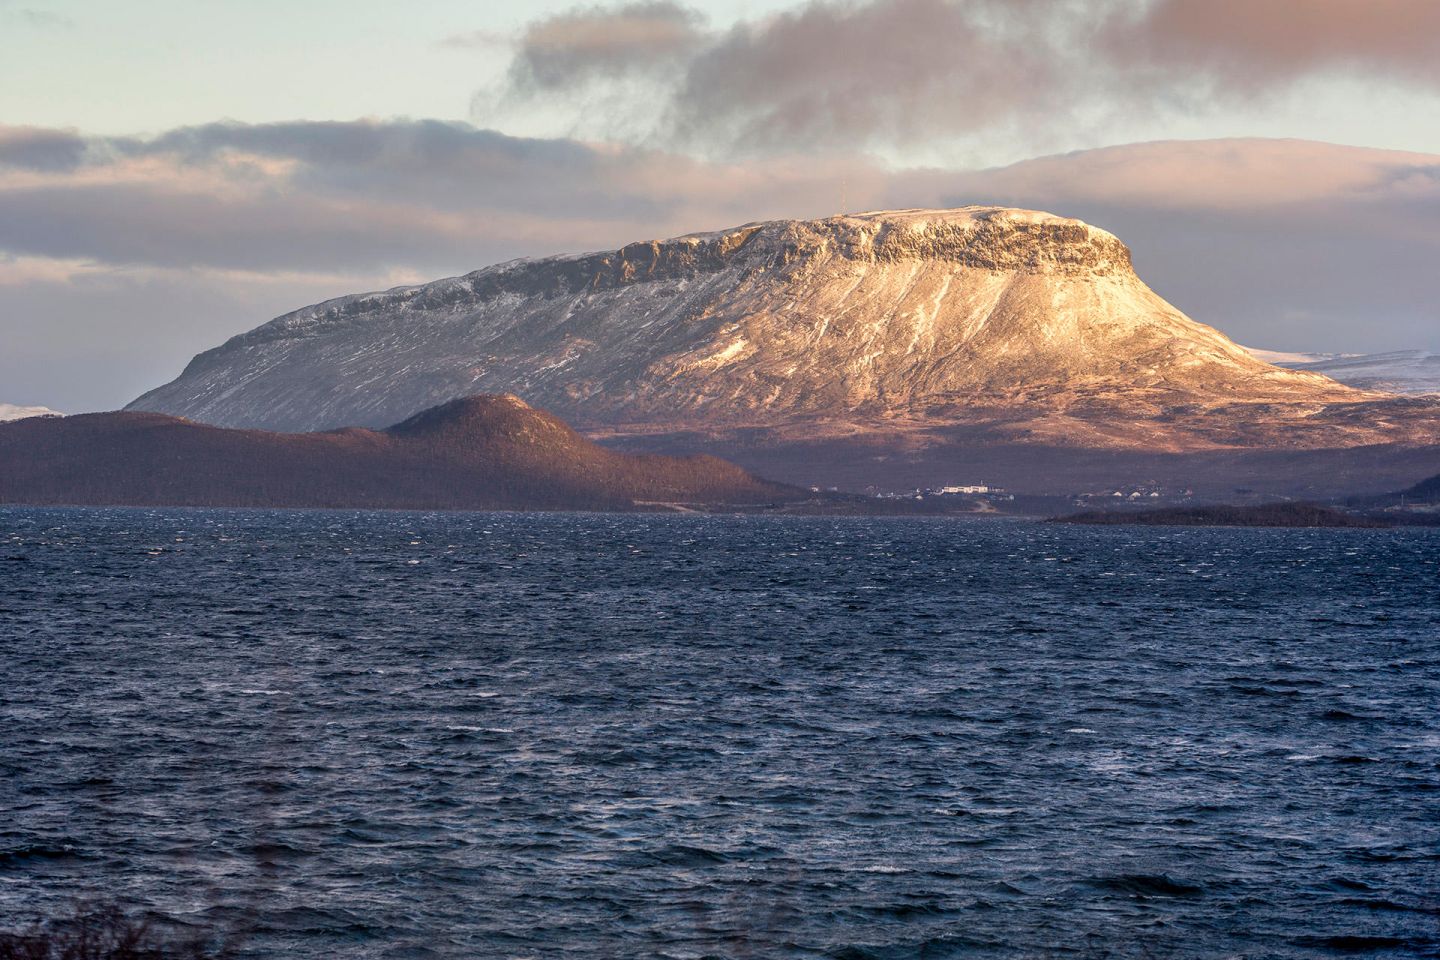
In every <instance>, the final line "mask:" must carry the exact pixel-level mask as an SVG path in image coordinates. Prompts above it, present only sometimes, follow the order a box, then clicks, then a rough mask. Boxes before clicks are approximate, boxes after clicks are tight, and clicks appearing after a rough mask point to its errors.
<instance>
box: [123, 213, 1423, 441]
mask: <svg viewBox="0 0 1440 960" xmlns="http://www.w3.org/2000/svg"><path fill="white" fill-rule="evenodd" d="M479 392H484V393H511V394H514V395H517V396H519V397H523V398H525V400H526V401H528V402H530V403H534V404H536V405H537V406H540V407H543V408H545V409H549V410H554V411H555V412H556V413H557V414H559V415H560V416H563V417H564V418H565V419H566V420H568V421H570V422H573V423H575V424H577V426H580V427H581V428H582V429H586V430H589V431H592V432H617V433H628V434H636V433H639V434H647V433H654V432H657V431H659V432H665V431H672V432H673V431H682V430H693V429H704V430H709V431H713V430H717V429H725V430H734V429H745V428H764V429H767V430H775V429H787V430H792V429H793V430H798V431H800V432H802V433H805V432H811V433H813V431H814V430H815V429H818V427H817V426H816V425H817V424H824V425H830V426H833V425H834V424H837V423H843V424H845V427H844V428H843V429H845V430H849V431H853V430H860V431H869V430H880V429H883V430H885V431H888V432H891V433H893V432H894V431H895V430H897V429H900V428H901V427H902V426H903V427H906V428H907V429H908V428H911V427H914V426H915V425H917V424H920V425H924V426H926V427H927V428H928V427H929V426H933V425H935V424H940V423H967V424H974V423H987V424H991V425H997V424H998V427H997V429H1000V430H1001V431H1002V432H1003V433H1005V434H1006V435H1008V436H1012V437H1018V438H1021V439H1025V440H1027V442H1030V441H1034V440H1036V439H1039V440H1043V441H1045V442H1063V443H1067V444H1079V445H1101V446H1104V445H1107V444H1115V443H1120V444H1156V443H1159V444H1161V445H1166V444H1168V445H1170V446H1172V447H1184V446H1186V445H1191V446H1193V445H1197V444H1198V445H1202V446H1214V445H1226V444H1232V443H1233V444H1239V445H1254V444H1267V443H1273V442H1274V440H1275V437H1274V435H1273V430H1272V431H1269V433H1266V431H1265V430H1259V431H1257V430H1256V429H1255V428H1254V426H1253V424H1248V423H1247V424H1245V425H1240V426H1237V425H1236V423H1235V415H1234V414H1233V411H1234V410H1236V409H1238V407H1237V405H1240V406H1244V407H1245V409H1246V411H1247V415H1248V414H1253V413H1256V411H1261V414H1260V415H1262V416H1263V417H1264V418H1268V419H1270V420H1275V419H1277V418H1278V420H1280V421H1285V420H1287V418H1288V421H1289V424H1290V426H1294V425H1296V424H1299V425H1300V426H1302V427H1304V432H1303V434H1294V433H1293V431H1291V434H1290V436H1288V437H1287V439H1286V440H1285V442H1286V443H1287V444H1292V445H1293V444H1295V443H1297V442H1298V443H1299V445H1302V446H1304V445H1312V446H1313V445H1335V446H1345V445H1352V444H1354V443H1358V442H1378V441H1382V440H1384V439H1387V438H1390V433H1397V432H1398V433H1403V434H1405V438H1410V439H1413V435H1414V431H1413V430H1412V429H1411V428H1410V427H1409V426H1404V427H1400V428H1396V427H1395V426H1394V424H1393V423H1391V422H1389V421H1385V420H1383V419H1382V420H1377V418H1375V417H1371V416H1368V415H1367V416H1363V417H1349V418H1342V420H1344V422H1343V423H1341V424H1339V425H1338V426H1337V425H1334V424H1332V426H1333V429H1330V427H1326V424H1329V423H1330V422H1331V420H1333V419H1334V418H1333V417H1331V415H1330V413H1328V412H1327V411H1328V410H1329V409H1330V408H1331V407H1333V406H1336V405H1354V404H1362V403H1368V402H1379V400H1380V399H1381V398H1380V396H1379V395H1376V394H1366V393H1363V392H1360V391H1357V390H1354V389H1351V388H1348V387H1344V386H1341V385H1340V384H1337V383H1335V382H1334V381H1332V380H1330V379H1328V378H1326V377H1323V376H1320V375H1318V374H1313V373H1308V372H1301V371H1290V370H1282V369H1279V368H1277V367H1275V366H1272V365H1270V364H1268V363H1265V362H1263V361H1262V360H1259V359H1257V358H1255V357H1253V356H1251V355H1250V354H1249V353H1247V352H1246V351H1245V350H1244V349H1243V348H1241V347H1239V346H1237V345H1236V344H1235V343H1233V342H1232V341H1231V340H1230V339H1229V338H1227V337H1225V336H1224V335H1223V334H1221V333H1220V332H1219V331H1217V330H1215V329H1213V328H1211V327H1207V326H1204V325H1203V324H1199V323H1196V322H1195V321H1193V320H1191V319H1190V318H1188V317H1186V316H1185V315H1184V314H1182V313H1181V312H1180V311H1179V310H1177V309H1175V308H1174V307H1173V306H1171V305H1170V304H1168V303H1166V302H1165V300H1163V299H1162V298H1161V297H1160V296H1158V295H1157V294H1156V293H1155V292H1154V291H1152V290H1151V289H1150V288H1149V287H1147V286H1146V285H1145V284H1144V283H1143V282H1142V281H1141V280H1140V279H1139V277H1137V276H1136V275H1135V272H1134V270H1133V269H1132V267H1131V260H1130V252H1129V250H1128V249H1127V248H1126V247H1125V245H1124V244H1123V243H1122V242H1121V241H1120V240H1119V239H1117V238H1116V237H1115V236H1113V235H1112V234H1110V233H1108V232H1106V231H1104V230H1101V229H1099V228H1097V227H1093V226H1090V225H1089V224H1086V223H1083V222H1081V221H1079V220H1072V219H1067V218H1064V217H1057V216H1054V215H1051V214H1048V213H1042V212H1037V211H1032V210H1015V209H1008V208H1000V207H963V208H960V209H955V210H894V211H879V212H873V213H862V214H854V215H845V216H836V217H828V218H824V219H819V220H775V221H769V222H765V223H752V224H747V225H745V226H742V227H736V228H733V229H729V230H721V231H715V232H709V233H696V234H691V235H688V236H683V237H677V238H674V239H670V240H657V241H648V242H644V243H632V244H629V245H627V246H625V247H622V248H620V249H619V250H614V251H609V252H603V253H591V254H583V255H567V256H557V257H550V258H542V259H530V260H518V261H512V262H509V263H503V264H499V265H497V266H493V267H488V268H486V269H483V270H478V271H475V272H474V273H470V274H466V275H465V276H463V277H455V278H451V279H448V280H441V281H437V282H435V283H429V284H424V285H421V286H414V287H402V288H397V289H394V290H390V291H386V292H383V293H372V294H363V295H356V296H350V297H342V298H339V299H336V300H330V301H326V302H325V303H321V304H317V305H315V306H312V307H307V308H305V309H303V310H298V311H295V312H294V313H291V314H287V315H286V316H283V317H280V318H278V319H276V320H274V321H271V322H270V323H268V324H265V325H263V326H261V327H259V328H257V329H255V330H254V331H251V332H250V333H247V334H243V335H241V336H238V337H235V338H234V339H232V340H230V341H229V342H228V343H226V344H224V345H223V346H221V347H218V348H216V349H214V350H211V351H208V352H206V353H204V354H201V355H200V356H198V357H196V358H195V360H194V361H192V362H191V364H190V365H189V366H188V367H187V368H186V370H185V372H184V373H183V374H182V375H181V376H180V377H179V378H178V379H177V380H175V381H174V382H173V383H170V384H167V385H166V386H164V387H160V388H159V389H157V390H153V391H151V392H150V393H148V394H146V395H145V396H143V397H141V398H140V399H139V400H137V401H135V403H134V404H132V405H131V406H132V408H133V409H150V410H161V411H165V412H169V413H176V414H181V415H184V416H188V417H191V418H193V419H196V420H202V421H207V422H214V423H219V424H225V425H234V426H262V427H266V428H271V429H285V430H301V429H317V428H325V427H332V426H338V425H341V424H357V423H358V424H365V425H381V424H387V423H396V422H398V421H400V420H402V419H403V418H405V417H407V416H409V415H411V414H412V413H413V412H414V411H416V410H420V409H423V408H427V407H431V406H435V405H437V404H441V403H444V402H445V401H448V400H450V399H452V398H455V397H459V396H465V395H469V394H474V393H479ZM1219 408H1225V409H1226V410H1229V411H1232V412H1231V413H1226V414H1224V415H1216V416H1211V415H1209V414H1207V413H1206V411H1213V410H1216V409H1219ZM1276 411H1280V412H1279V413H1276ZM1407 416H1408V415H1407ZM1410 420H1413V417H1411V418H1410ZM1408 422H1409V420H1407V423H1408ZM1377 423H1378V425H1377ZM1137 424H1140V425H1142V426H1141V427H1140V428H1139V429H1137V428H1136V425H1137ZM1322 428H1325V429H1328V430H1329V431H1330V432H1329V434H1327V435H1326V436H1323V437H1322V436H1321V434H1322V433H1323V432H1324V429H1322ZM826 429H829V427H828V426H827V427H826ZM1286 429H1287V430H1288V429H1289V427H1287V428H1286ZM1386 431H1390V433H1386ZM1407 431H1408V432H1407ZM1297 438H1298V439H1297ZM1307 438H1308V439H1307Z"/></svg>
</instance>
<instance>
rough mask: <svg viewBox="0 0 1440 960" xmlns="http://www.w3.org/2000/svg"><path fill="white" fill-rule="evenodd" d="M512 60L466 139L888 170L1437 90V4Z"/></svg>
mask: <svg viewBox="0 0 1440 960" xmlns="http://www.w3.org/2000/svg"><path fill="white" fill-rule="evenodd" d="M512 57H513V59H512V60H511V63H510V69H509V73H508V76H507V81H506V83H505V85H504V86H503V87H502V88H501V89H499V90H495V91H482V92H481V93H480V94H477V96H476V98H475V101H474V109H475V114H476V117H477V118H478V119H480V120H481V121H482V122H493V121H497V120H514V119H516V118H517V117H528V118H534V117H541V118H545V117H553V118H555V127H554V129H556V130H562V131H565V132H566V133H568V134H572V135H577V136H606V137H608V136H614V135H616V134H617V132H618V133H620V134H622V135H625V136H627V137H628V138H629V139H630V140H631V141H632V142H645V143H651V144H661V145H665V146H667V147H671V148H678V149H684V150H688V151H691V152H700V153H703V154H705V155H708V156H712V157H725V156H756V155H762V154H767V153H768V154H774V153H783V152H789V151H803V152H807V153H814V152H816V151H823V150H831V151H837V152H854V151H857V150H858V151H865V150H872V151H881V152H884V153H886V154H887V155H892V156H893V155H895V154H897V153H899V154H902V155H903V152H904V150H905V148H907V147H917V146H919V147H927V146H933V145H934V144H935V143H936V142H962V143H963V142H965V141H966V139H967V138H977V137H982V136H992V137H994V136H1005V137H1010V138H1012V139H1017V140H1019V141H1021V142H1047V141H1054V140H1056V139H1057V138H1059V137H1060V136H1062V135H1064V134H1067V133H1070V134H1073V133H1076V132H1078V131H1084V130H1087V129H1093V128H1094V127H1096V126H1097V125H1098V126H1104V125H1110V124H1119V123H1121V122H1123V121H1124V119H1125V118H1131V117H1135V116H1155V117H1161V118H1164V117H1184V116H1187V115H1192V114H1195V113H1199V112H1206V111H1214V110H1217V109H1220V108H1221V107H1223V106H1225V105H1227V104H1230V105H1235V104H1238V103H1248V102H1251V101H1253V100H1254V99H1255V98H1257V97H1260V96H1264V95H1279V94H1282V93H1285V92H1286V91H1289V90H1292V89H1294V88H1295V87H1296V85H1297V84H1299V83H1301V82H1303V81H1306V80H1311V79H1315V78H1326V77H1330V78H1334V77H1340V76H1356V75H1358V76H1362V77H1368V78H1371V79H1378V80H1382V81H1388V82H1400V83H1404V84H1407V85H1410V86H1412V87H1417V88H1422V89H1425V90H1428V91H1430V92H1431V93H1435V92H1440V4H1436V3H1435V2H1433V0H1264V2H1255V0H809V2H807V3H804V4H802V5H800V6H797V7H794V8H791V9H788V10H784V11H782V12H780V13H777V14H773V15H770V16H766V17H762V18H757V19H750V20H742V21H740V22H738V23H736V24H734V25H733V26H731V27H730V28H728V29H706V28H705V26H704V22H703V20H701V19H700V17H699V15H698V13H696V12H694V11H692V10H689V9H688V8H685V7H683V6H680V5H678V4H676V3H674V2H668V0H666V2H656V3H644V4H631V5H626V6H612V7H594V6H590V7H581V8H576V9H574V10H572V11H570V12H568V13H561V14H558V15H554V16H551V17H548V18H545V19H542V20H537V21H535V22H534V23H533V24H531V25H530V27H529V28H528V29H527V30H526V31H525V32H524V34H523V36H522V37H521V38H520V40H519V41H518V42H517V43H516V44H515V46H514V50H513V54H512ZM640 76H643V78H644V83H643V85H638V84H637V77H640ZM596 103H603V104H604V105H605V106H606V109H605V110H603V111H602V110H596V109H594V105H595V104H596ZM620 115H624V116H623V118H621V116H620Z"/></svg>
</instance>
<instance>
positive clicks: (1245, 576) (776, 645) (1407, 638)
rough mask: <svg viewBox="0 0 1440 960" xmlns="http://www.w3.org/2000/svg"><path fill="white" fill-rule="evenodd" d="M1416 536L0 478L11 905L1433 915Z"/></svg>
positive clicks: (1047, 941)
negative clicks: (103, 494)
mask: <svg viewBox="0 0 1440 960" xmlns="http://www.w3.org/2000/svg"><path fill="white" fill-rule="evenodd" d="M1437 562H1440V536H1437V532H1436V531H1429V532H1426V531H1412V532H1397V531H1388V530H1380V531H1369V530H1359V531H1314V530H1203V529H1200V530H1180V529H1158V530H1157V529H1152V530H1144V529H1094V528H1066V527H1056V526H1049V525H1042V524H1033V523H1024V522H1010V521H989V522H983V521H982V522H975V521H970V522H966V521H957V520H948V521H947V520H929V521H922V520H869V519H793V520H780V519H753V518H752V519H745V518H705V517H604V516H582V515H575V516H521V515H482V514H469V515H419V514H393V513H388V514H335V513H305V512H294V513H261V512H231V511H122V510H114V511H79V510H75V511H62V510H45V511H41V510H6V511H0V664H3V670H4V685H3V688H0V696H3V701H0V724H3V726H0V918H3V919H4V920H5V921H7V922H10V923H17V922H21V921H23V920H25V919H26V918H29V917H33V916H36V915H39V914H42V913H48V912H51V911H54V910H58V909H62V908H63V907H64V906H65V905H67V904H69V903H71V902H72V901H73V900H74V899H75V897H76V896H77V895H92V896H98V897H100V898H102V899H106V900H111V899H119V900H120V901H122V902H123V903H125V904H126V905H128V906H129V907H131V908H133V909H136V910H145V911H150V912H151V913H152V914H153V915H155V916H159V917H165V918H170V919H172V920H177V921H180V922H183V923H187V924H195V925H198V926H203V927H213V928H218V929H228V930H236V931H242V932H243V934H244V937H245V939H244V944H245V950H246V952H247V954H248V955H250V956H257V957H258V956H284V957H335V956H347V957H349V956H353V957H536V958H548V957H587V958H588V957H604V958H611V957H613V958H621V957H674V958H684V957H688V958H698V957H735V958H741V957H765V958H771V957H776V958H788V957H832V958H912V957H913V958H918V957H924V958H941V957H952V956H967V957H968V956H982V957H983V956H996V957H1010V956H1053V955H1073V956H1087V957H1088V956H1107V955H1108V956H1156V957H1160V956H1197V957H1202V956H1203V957H1211V956H1213V957H1234V956H1247V957H1266V956H1277V957H1314V956H1327V955H1332V954H1339V953H1344V952H1349V953H1350V954H1351V955H1354V954H1356V953H1360V954H1379V955H1384V956H1421V955H1432V956H1433V955H1435V954H1436V953H1437V951H1440V930H1437V924H1440V883H1437V881H1440V767H1437V760H1440V566H1437Z"/></svg>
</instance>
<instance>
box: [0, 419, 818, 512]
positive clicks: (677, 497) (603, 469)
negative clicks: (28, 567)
mask: <svg viewBox="0 0 1440 960" xmlns="http://www.w3.org/2000/svg"><path fill="white" fill-rule="evenodd" d="M804 496H806V494H805V493H804V492H802V491H799V490H796V489H795V488H793V487H786V486H782V485H780V484H775V483H769V482H766V481H763V480H759V479H756V478H755V477H753V476H751V475H750V474H748V473H746V472H745V471H743V470H741V469H740V468H739V467H736V466H734V465H732V464H729V463H726V462H724V461H723V460H717V459H715V458H714V457H704V456H700V457H667V456H642V455H630V454H623V453H617V452H614V451H610V450H606V449H604V448H602V447H599V446H596V445H595V444H594V443H591V442H590V441H588V440H586V439H585V438H583V437H581V436H580V435H579V434H577V433H576V432H575V431H574V430H571V429H570V428H569V427H568V426H567V425H566V424H565V423H564V422H563V421H561V420H559V419H558V418H556V417H554V416H551V415H550V414H548V413H544V412H542V411H539V410H535V409H532V408H531V407H529V406H528V405H526V404H525V403H524V402H522V401H521V400H519V399H518V398H516V397H512V396H472V397H465V398H462V399H458V400H454V401H451V402H449V403H447V404H444V405H443V406H440V407H437V408H434V409H430V410H426V411H423V412H421V413H419V414H417V415H415V416H413V417H411V418H409V419H407V420H406V421H404V422H403V423H400V424H397V425H396V426H394V427H392V428H390V429H388V430H379V431H377V430H368V429H361V428H347V429H341V430H333V431H328V432H324V433H307V434H281V433H270V432H266V431H259V430H230V429H223V428H219V427H213V426H206V425H203V424H198V423H193V422H191V421H188V420H183V419H178V418H175V417H169V416H164V415H161V414H153V413H124V412H121V413H99V414H83V415H79V416H72V417H65V418H63V419H39V418H36V419H27V420H18V421H15V422H12V423H6V424H0V502H3V503H28V504H77V505H80V504H89V505H130V506H229V507H353V508H405V509H474V510H482V509H542V510H559V509H577V510H637V509H657V508H664V506H665V505H667V504H757V503H759V504H764V503H771V502H778V501H785V500H797V499H802V498H803V497H804Z"/></svg>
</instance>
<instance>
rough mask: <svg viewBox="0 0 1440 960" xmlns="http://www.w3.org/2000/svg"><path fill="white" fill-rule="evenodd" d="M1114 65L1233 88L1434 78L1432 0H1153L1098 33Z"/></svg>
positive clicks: (1437, 27)
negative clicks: (1324, 74) (1327, 76)
mask: <svg viewBox="0 0 1440 960" xmlns="http://www.w3.org/2000/svg"><path fill="white" fill-rule="evenodd" d="M1099 38H1100V47H1101V49H1102V50H1103V51H1104V52H1105V53H1106V54H1107V55H1108V56H1111V57H1114V58H1116V59H1118V60H1120V61H1121V62H1124V63H1129V64H1132V65H1135V66H1138V67H1144V68H1147V69H1148V70H1151V71H1154V72H1156V73H1158V74H1160V75H1163V76H1167V77H1171V78H1175V77H1184V76H1186V75H1189V76H1192V77H1199V78H1202V79H1204V80H1205V81H1206V82H1208V83H1209V84H1211V85H1213V86H1215V87H1217V88H1220V89H1223V90H1235V91H1256V90H1265V89H1269V88H1271V87H1273V86H1275V85H1277V84H1281V83H1286V82H1290V81H1294V80H1296V79H1298V78H1300V77H1303V76H1305V75H1307V74H1312V73H1316V72H1320V71H1326V70H1355V71H1358V72H1362V73H1367V74H1372V75H1375V76H1380V77H1387V78H1393V79H1400V80H1404V81H1408V82H1413V83H1417V84H1422V85H1426V86H1431V87H1434V86H1437V85H1440V4H1436V3H1434V2H1432V0H1268V2H1255V0H1155V2H1153V3H1151V4H1150V5H1149V6H1148V7H1145V8H1143V10H1141V11H1140V12H1139V13H1138V15H1136V14H1134V13H1133V12H1132V15H1130V16H1124V15H1118V16H1115V17H1114V18H1113V19H1112V20H1111V21H1110V22H1109V23H1107V24H1106V28H1105V30H1103V31H1102V32H1101V33H1100V34H1099Z"/></svg>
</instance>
